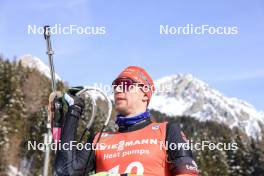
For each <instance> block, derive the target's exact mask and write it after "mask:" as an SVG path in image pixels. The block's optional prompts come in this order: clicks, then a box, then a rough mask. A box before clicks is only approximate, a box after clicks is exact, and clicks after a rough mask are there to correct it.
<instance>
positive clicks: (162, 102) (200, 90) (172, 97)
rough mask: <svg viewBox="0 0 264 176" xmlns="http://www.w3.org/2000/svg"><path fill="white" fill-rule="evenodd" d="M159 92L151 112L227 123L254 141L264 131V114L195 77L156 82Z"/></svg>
mask: <svg viewBox="0 0 264 176" xmlns="http://www.w3.org/2000/svg"><path fill="white" fill-rule="evenodd" d="M155 86H156V87H157V89H158V91H157V92H156V93H155V94H154V96H153V98H152V99H151V102H150V108H152V109H155V110H158V111H160V112H162V113H166V114H168V115H171V116H175V115H188V116H193V117H194V118H196V119H198V120H200V121H206V120H212V121H216V122H219V123H225V124H227V125H228V126H229V127H230V128H233V127H239V128H240V129H242V130H243V131H244V132H245V133H246V134H247V135H249V136H252V137H254V138H256V137H258V136H260V137H261V130H264V113H263V112H258V111H257V110H256V109H255V108H254V107H253V106H252V105H250V104H248V103H247V102H245V101H242V100H239V99H236V98H228V97H225V96H224V95H223V94H221V93H220V92H218V91H217V90H214V89H212V88H211V87H209V86H208V85H207V84H206V83H204V82H202V81H200V80H198V79H196V78H194V77H193V76H192V75H190V74H187V75H183V74H178V75H174V76H168V77H164V78H161V79H159V80H157V81H156V82H155Z"/></svg>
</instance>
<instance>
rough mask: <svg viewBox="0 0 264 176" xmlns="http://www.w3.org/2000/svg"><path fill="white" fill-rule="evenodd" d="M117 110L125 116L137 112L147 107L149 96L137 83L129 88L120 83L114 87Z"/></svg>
mask: <svg viewBox="0 0 264 176" xmlns="http://www.w3.org/2000/svg"><path fill="white" fill-rule="evenodd" d="M114 99H115V110H116V111H117V112H118V113H119V114H122V115H124V116H126V115H130V114H135V113H137V112H138V111H140V110H145V109H146V107H147V101H148V97H147V95H146V94H145V93H144V92H143V91H142V88H140V87H139V86H137V85H134V86H130V87H129V89H128V90H126V89H124V87H123V86H121V85H119V86H117V87H116V88H114Z"/></svg>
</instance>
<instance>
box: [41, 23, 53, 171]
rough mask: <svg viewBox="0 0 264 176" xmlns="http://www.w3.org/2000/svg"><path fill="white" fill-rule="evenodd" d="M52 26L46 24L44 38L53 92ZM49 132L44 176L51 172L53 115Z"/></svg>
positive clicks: (48, 127) (47, 134)
mask: <svg viewBox="0 0 264 176" xmlns="http://www.w3.org/2000/svg"><path fill="white" fill-rule="evenodd" d="M50 35H51V33H50V27H49V26H44V38H45V40H46V42H47V55H48V57H49V67H50V75H51V88H52V92H55V91H56V82H55V71H54V64H53V54H54V52H53V51H52V47H51V41H50ZM47 130H48V131H47V133H46V134H45V137H46V141H47V145H48V146H47V147H46V151H45V159H44V168H43V176H48V173H49V160H50V159H49V155H50V142H51V137H52V134H51V117H49V116H48V121H47Z"/></svg>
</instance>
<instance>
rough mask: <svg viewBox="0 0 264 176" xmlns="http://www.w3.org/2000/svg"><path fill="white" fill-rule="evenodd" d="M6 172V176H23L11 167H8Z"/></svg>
mask: <svg viewBox="0 0 264 176" xmlns="http://www.w3.org/2000/svg"><path fill="white" fill-rule="evenodd" d="M8 170H9V171H8V174H7V175H8V176H23V174H22V173H21V172H20V171H19V170H18V169H17V168H16V167H15V166H13V165H9V166H8Z"/></svg>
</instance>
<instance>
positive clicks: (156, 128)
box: [152, 125, 160, 130]
mask: <svg viewBox="0 0 264 176" xmlns="http://www.w3.org/2000/svg"><path fill="white" fill-rule="evenodd" d="M159 128H160V126H159V125H153V126H152V130H158V129H159Z"/></svg>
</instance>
